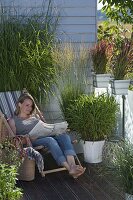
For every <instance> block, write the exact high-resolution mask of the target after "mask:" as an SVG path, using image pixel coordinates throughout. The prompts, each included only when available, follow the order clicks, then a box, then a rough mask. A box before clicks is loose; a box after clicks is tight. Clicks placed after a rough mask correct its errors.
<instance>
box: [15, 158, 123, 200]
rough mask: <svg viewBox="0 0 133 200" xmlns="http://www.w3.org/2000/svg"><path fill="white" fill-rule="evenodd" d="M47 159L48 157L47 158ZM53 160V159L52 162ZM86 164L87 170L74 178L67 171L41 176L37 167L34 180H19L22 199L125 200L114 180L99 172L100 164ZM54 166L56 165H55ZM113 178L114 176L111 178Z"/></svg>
mask: <svg viewBox="0 0 133 200" xmlns="http://www.w3.org/2000/svg"><path fill="white" fill-rule="evenodd" d="M45 160H46V159H45ZM52 162H53V161H52V160H51V161H50V163H52ZM83 165H84V166H86V172H85V174H84V175H82V176H80V177H79V178H78V179H73V178H72V177H70V176H69V175H68V172H67V171H62V172H57V173H52V174H48V175H46V177H41V175H40V174H39V173H38V170H37V169H36V178H35V180H34V181H31V182H26V181H18V182H17V185H18V186H19V187H21V188H22V189H23V192H24V195H23V198H22V200H124V199H125V198H124V194H123V193H122V191H121V190H120V188H119V187H118V186H117V184H116V183H115V184H114V181H111V180H110V179H109V178H107V177H105V176H102V177H101V176H99V175H98V174H97V169H98V165H94V164H93V165H90V164H86V163H83ZM53 166H54V165H53ZM111 179H112V178H111Z"/></svg>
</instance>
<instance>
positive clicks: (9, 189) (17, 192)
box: [0, 164, 22, 200]
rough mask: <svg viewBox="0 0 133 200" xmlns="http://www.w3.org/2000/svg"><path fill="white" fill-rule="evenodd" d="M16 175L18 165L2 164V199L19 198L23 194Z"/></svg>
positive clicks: (0, 188) (15, 199) (0, 173)
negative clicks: (17, 183)
mask: <svg viewBox="0 0 133 200" xmlns="http://www.w3.org/2000/svg"><path fill="white" fill-rule="evenodd" d="M16 175H17V170H16V166H14V165H11V166H9V165H6V164H0V200H19V199H20V197H21V196H22V192H21V189H20V188H18V187H16Z"/></svg>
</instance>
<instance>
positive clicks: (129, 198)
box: [125, 193, 133, 200]
mask: <svg viewBox="0 0 133 200" xmlns="http://www.w3.org/2000/svg"><path fill="white" fill-rule="evenodd" d="M125 199H126V200H133V195H132V194H128V193H126V194H125Z"/></svg>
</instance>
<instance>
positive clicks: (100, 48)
mask: <svg viewBox="0 0 133 200" xmlns="http://www.w3.org/2000/svg"><path fill="white" fill-rule="evenodd" d="M109 49H110V44H109V42H108V41H106V40H101V41H99V42H98V43H97V44H95V46H94V47H92V48H91V50H90V54H91V59H92V63H93V69H94V74H93V85H94V87H99V88H107V87H108V83H109V80H110V78H111V74H107V62H108V55H109V54H108V50H109Z"/></svg>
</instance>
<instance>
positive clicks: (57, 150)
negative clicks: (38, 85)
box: [9, 93, 85, 178]
mask: <svg viewBox="0 0 133 200" xmlns="http://www.w3.org/2000/svg"><path fill="white" fill-rule="evenodd" d="M36 109H37V113H38V114H39V116H40V117H38V116H37V115H35V113H36ZM40 113H41V112H40V111H39V110H38V108H37V106H36V104H35V101H34V99H33V97H32V96H31V95H30V94H29V93H24V94H23V95H21V96H20V97H19V99H18V102H17V106H16V110H15V114H14V117H13V118H11V119H10V120H9V125H10V127H11V129H12V130H13V132H14V133H15V134H16V135H21V136H24V137H25V136H27V135H28V136H29V137H30V133H33V132H34V131H33V130H35V131H36V132H37V131H38V132H39V131H40V130H39V128H38V127H39V126H40V124H41V129H42V126H43V125H44V127H45V126H46V125H47V124H46V122H45V120H44V118H43V116H42V115H40ZM49 127H50V128H49ZM51 127H52V126H50V125H49V124H48V126H46V129H44V130H48V131H46V132H47V133H45V134H44V136H39V137H34V136H33V137H31V142H32V146H33V147H37V146H40V145H41V146H44V147H47V148H48V150H49V151H50V152H51V154H52V156H53V158H54V159H55V161H56V162H57V164H58V165H59V166H64V167H65V168H66V169H67V170H68V172H69V174H70V175H71V176H73V177H74V178H78V177H79V176H80V175H82V174H83V173H84V171H85V168H83V167H82V166H81V165H80V164H79V165H76V163H75V156H76V153H75V151H74V148H73V145H72V143H71V139H70V137H69V135H68V134H66V133H62V134H56V133H55V131H54V127H52V128H51ZM37 128H38V129H37ZM44 132H45V131H44ZM53 133H54V134H53ZM31 136H32V134H31Z"/></svg>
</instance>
